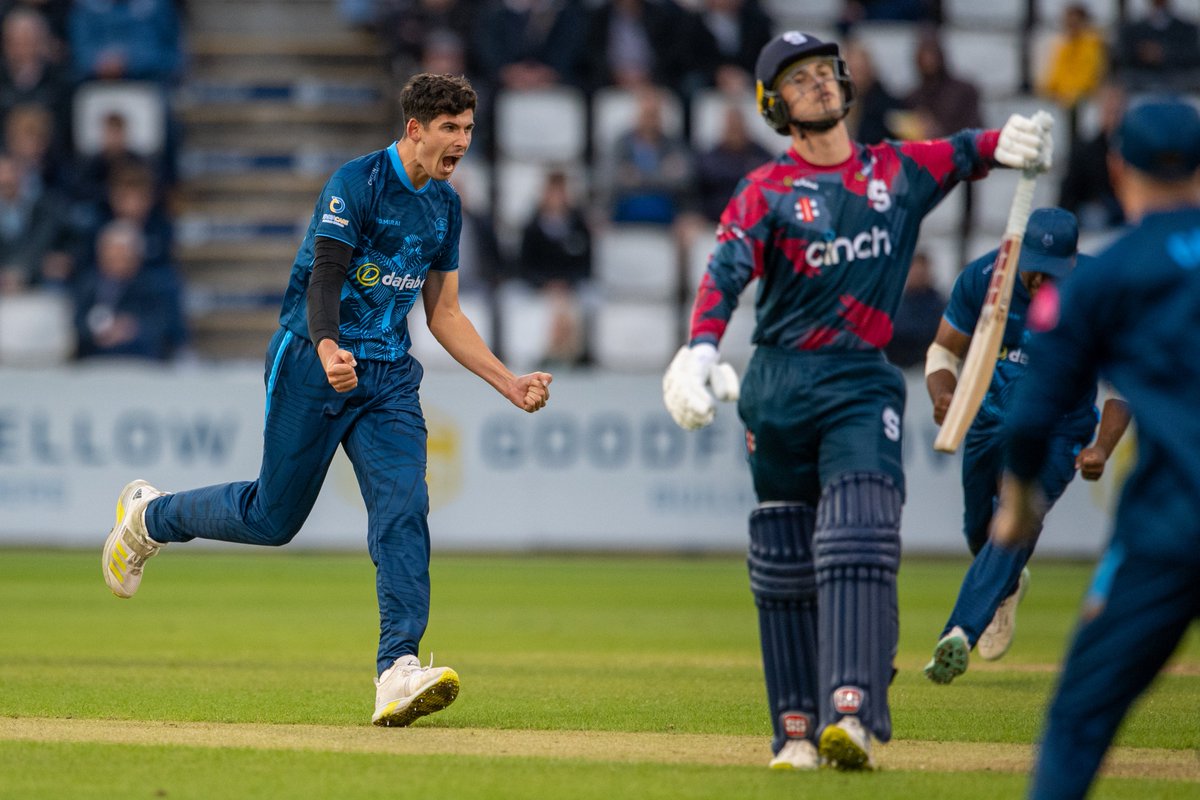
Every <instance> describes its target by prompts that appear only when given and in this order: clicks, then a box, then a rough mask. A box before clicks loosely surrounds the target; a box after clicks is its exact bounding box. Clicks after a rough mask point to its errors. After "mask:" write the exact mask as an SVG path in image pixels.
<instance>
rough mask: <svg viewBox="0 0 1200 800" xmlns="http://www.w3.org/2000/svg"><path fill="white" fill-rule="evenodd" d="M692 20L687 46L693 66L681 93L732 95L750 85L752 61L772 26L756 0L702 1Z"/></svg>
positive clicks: (766, 38)
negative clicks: (712, 90) (702, 91)
mask: <svg viewBox="0 0 1200 800" xmlns="http://www.w3.org/2000/svg"><path fill="white" fill-rule="evenodd" d="M693 20H694V24H693V26H692V27H693V29H694V33H693V34H692V35H691V36H690V39H691V44H690V45H689V47H688V50H689V52H690V53H691V55H692V59H693V63H692V69H691V70H690V71H689V75H688V77H687V79H686V81H685V85H684V86H683V89H684V93H685V94H686V95H689V96H690V95H691V94H692V93H693V92H694V91H696V90H697V89H701V88H705V87H713V86H715V87H716V88H718V89H720V90H722V91H725V92H729V93H734V92H742V91H745V90H746V89H747V88H748V87H751V86H753V84H754V77H753V76H754V64H755V61H757V59H758V53H759V51H760V50H762V48H763V46H764V45H766V43H767V42H769V41H770V40H771V36H772V35H773V30H774V27H775V23H774V21H773V20H772V19H771V17H770V15H768V14H767V12H765V11H764V10H763V9H762V6H761V5H760V4H759V0H701V1H700V4H699V7H698V9H697V12H696V14H695V16H694V17H693Z"/></svg>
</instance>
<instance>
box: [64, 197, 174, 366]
mask: <svg viewBox="0 0 1200 800" xmlns="http://www.w3.org/2000/svg"><path fill="white" fill-rule="evenodd" d="M144 254H145V251H144V249H143V237H142V234H141V231H139V230H138V228H137V226H136V225H135V224H133V223H131V222H129V221H127V220H115V221H113V222H110V223H109V224H107V225H105V226H104V228H102V229H101V231H100V235H99V237H98V238H97V241H96V264H95V266H94V267H93V268H92V269H89V270H88V271H87V273H86V274H85V276H84V277H83V279H82V280H81V282H80V285H79V292H78V295H77V301H76V306H75V324H76V330H77V333H78V336H79V345H78V349H77V353H78V355H79V357H80V358H89V357H94V356H131V357H137V358H148V359H156V360H159V361H165V360H167V359H169V358H171V357H172V356H173V355H175V353H176V352H177V351H178V350H179V348H180V347H181V346H182V345H183V343H184V341H185V339H186V335H185V330H186V328H185V325H184V320H183V312H182V303H181V300H180V287H179V281H178V279H177V277H176V275H175V271H174V270H173V269H153V270H146V269H145V262H144V258H143V257H144Z"/></svg>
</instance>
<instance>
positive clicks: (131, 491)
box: [100, 480, 166, 598]
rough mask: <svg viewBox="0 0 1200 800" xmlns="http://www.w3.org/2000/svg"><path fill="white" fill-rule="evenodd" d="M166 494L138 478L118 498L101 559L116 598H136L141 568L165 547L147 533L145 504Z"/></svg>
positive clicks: (109, 586) (128, 484)
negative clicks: (115, 519) (113, 520)
mask: <svg viewBox="0 0 1200 800" xmlns="http://www.w3.org/2000/svg"><path fill="white" fill-rule="evenodd" d="M164 494H166V492H160V491H159V490H158V489H155V488H154V487H153V486H151V485H150V484H148V483H146V482H145V481H143V480H136V481H131V482H129V483H127V484H125V488H124V489H122V490H121V494H120V496H119V497H118V498H117V521H116V524H115V525H113V529H112V530H111V531H110V532H109V534H108V539H106V540H105V542H104V553H103V555H102V556H101V558H100V569H101V571H102V572H103V573H104V582H105V583H107V584H108V588H109V589H111V590H112V593H113V594H115V595H116V596H117V597H125V598H128V597H133V595H134V593H135V592H137V590H138V586H140V585H141V583H142V568H143V567H144V566H145V565H146V562H147V561H148V560H150V559H151V558H153V557H154V556H155V555H156V554H157V553H158V551H159V550H161V549H162V548H163V547H164V546H165V545H163V544H161V543H160V542H156V541H154V540H153V539H151V538H150V534H149V533H147V532H146V506H147V505H149V504H150V501H151V500H153V499H154V498H156V497H162V496H163V495H164Z"/></svg>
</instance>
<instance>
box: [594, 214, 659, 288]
mask: <svg viewBox="0 0 1200 800" xmlns="http://www.w3.org/2000/svg"><path fill="white" fill-rule="evenodd" d="M593 274H594V275H595V279H596V283H597V286H598V288H599V289H600V292H601V294H602V296H603V298H604V299H606V300H607V299H617V300H619V299H622V298H638V299H641V300H656V301H672V302H673V301H675V300H676V298H677V297H678V291H679V252H678V250H677V248H676V245H675V239H674V237H673V236H672V234H671V232H670V231H669V230H667V229H666V228H663V227H660V226H657V225H639V224H622V225H614V226H612V227H610V228H607V229H605V230H604V231H601V232H600V233H599V234H598V235H597V236H596V239H595V261H594V264H593Z"/></svg>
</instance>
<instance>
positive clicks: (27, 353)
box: [0, 290, 75, 367]
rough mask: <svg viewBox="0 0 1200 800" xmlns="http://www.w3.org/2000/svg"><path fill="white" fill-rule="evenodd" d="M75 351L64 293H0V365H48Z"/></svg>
mask: <svg viewBox="0 0 1200 800" xmlns="http://www.w3.org/2000/svg"><path fill="white" fill-rule="evenodd" d="M74 352H75V324H74V310H73V308H72V306H71V301H70V299H69V298H68V297H67V295H66V294H63V293H61V292H53V291H37V290H35V291H28V292H23V293H21V294H11V295H0V364H4V365H6V366H27V367H47V366H51V365H53V364H61V363H64V362H66V361H67V360H68V359H69V358H70V357H71V356H72V355H73V354H74Z"/></svg>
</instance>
